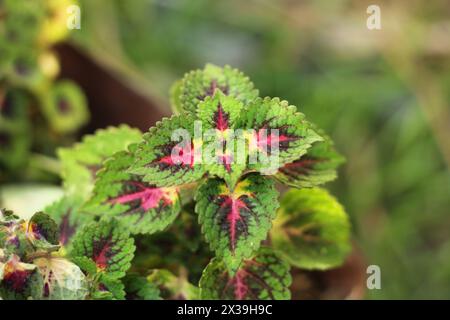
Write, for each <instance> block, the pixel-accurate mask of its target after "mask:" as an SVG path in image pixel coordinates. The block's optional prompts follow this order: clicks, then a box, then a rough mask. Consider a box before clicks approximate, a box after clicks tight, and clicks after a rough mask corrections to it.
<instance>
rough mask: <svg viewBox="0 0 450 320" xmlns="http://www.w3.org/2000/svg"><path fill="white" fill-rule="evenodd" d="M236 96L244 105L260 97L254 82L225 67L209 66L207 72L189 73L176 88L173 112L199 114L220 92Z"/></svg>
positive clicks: (173, 95)
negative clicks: (204, 105)
mask: <svg viewBox="0 0 450 320" xmlns="http://www.w3.org/2000/svg"><path fill="white" fill-rule="evenodd" d="M218 91H220V92H222V93H223V94H225V95H227V96H232V97H234V98H236V99H237V100H239V101H241V102H243V103H244V104H247V103H249V102H250V101H252V100H253V99H255V98H257V97H258V90H256V89H255V88H254V85H253V83H252V82H251V81H250V79H249V78H248V77H247V76H245V75H244V74H243V73H242V72H240V71H239V70H237V69H233V68H231V67H230V66H225V67H223V68H221V67H218V66H215V65H212V64H207V65H206V66H205V68H204V69H203V70H195V71H192V72H189V73H187V74H186V75H185V76H184V78H183V79H182V80H181V81H179V82H177V83H175V85H174V87H173V89H172V99H171V102H172V109H173V110H174V111H175V112H181V113H183V112H188V113H195V112H196V111H197V109H198V107H199V103H200V102H202V101H204V100H205V98H206V97H211V96H213V95H214V94H215V93H216V92H218Z"/></svg>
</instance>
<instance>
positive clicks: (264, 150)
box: [239, 98, 322, 173]
mask: <svg viewBox="0 0 450 320" xmlns="http://www.w3.org/2000/svg"><path fill="white" fill-rule="evenodd" d="M239 127H240V128H243V129H244V128H245V129H254V132H253V134H251V135H250V136H249V137H248V140H249V151H248V152H249V157H250V158H249V162H250V164H249V168H251V169H255V170H259V171H265V172H266V171H267V172H268V173H275V172H276V170H277V169H278V168H279V167H281V166H283V165H284V164H286V163H290V162H293V161H295V160H296V159H298V158H299V157H300V156H302V155H303V154H305V153H306V151H307V150H308V149H309V148H310V147H311V145H312V144H313V143H314V142H317V141H321V140H322V138H321V137H320V136H319V135H318V134H317V133H316V132H315V131H314V130H313V129H312V128H311V125H310V124H309V123H308V122H307V121H306V120H305V116H304V115H303V114H302V113H300V112H298V111H297V109H296V107H295V106H290V105H289V104H288V102H287V101H280V99H278V98H274V99H270V98H265V99H256V100H254V101H253V102H252V103H251V104H250V105H249V106H248V107H247V108H246V110H245V111H244V112H242V116H241V117H240V119H239ZM277 149H278V151H277ZM255 157H257V158H255ZM253 159H257V161H255V160H253Z"/></svg>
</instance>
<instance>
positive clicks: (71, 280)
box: [33, 257, 88, 300]
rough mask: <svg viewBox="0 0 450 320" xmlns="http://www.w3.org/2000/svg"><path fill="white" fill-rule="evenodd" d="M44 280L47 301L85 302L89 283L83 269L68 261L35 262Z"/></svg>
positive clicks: (43, 297) (49, 259) (54, 258)
mask: <svg viewBox="0 0 450 320" xmlns="http://www.w3.org/2000/svg"><path fill="white" fill-rule="evenodd" d="M33 263H34V264H35V265H36V266H37V267H38V270H39V272H40V273H41V275H42V278H43V286H42V297H41V299H45V300H84V298H85V297H86V296H87V294H88V283H87V280H86V277H85V275H84V274H83V272H81V269H80V268H79V267H78V266H77V265H76V264H74V263H72V262H70V261H69V260H67V259H63V258H57V257H49V258H39V259H35V260H33Z"/></svg>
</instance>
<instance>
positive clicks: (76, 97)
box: [42, 80, 89, 133]
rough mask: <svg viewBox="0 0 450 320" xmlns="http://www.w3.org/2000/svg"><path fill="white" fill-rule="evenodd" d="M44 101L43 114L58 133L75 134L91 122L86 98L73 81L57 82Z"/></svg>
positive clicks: (44, 97)
mask: <svg viewBox="0 0 450 320" xmlns="http://www.w3.org/2000/svg"><path fill="white" fill-rule="evenodd" d="M42 99H43V101H42V111H43V114H44V116H45V117H46V118H47V121H48V122H49V123H50V125H51V127H52V128H53V129H54V130H55V131H57V132H61V133H69V132H73V131H75V130H77V129H79V128H80V127H81V126H83V125H85V124H86V123H87V122H88V120H89V111H88V108H87V101H86V98H85V96H84V94H83V92H82V91H81V89H80V88H79V87H78V86H77V85H76V84H75V83H74V82H72V81H68V80H63V81H58V82H56V83H55V84H54V85H53V86H52V87H51V90H50V91H49V92H48V93H47V94H45V95H44V96H43V98H42Z"/></svg>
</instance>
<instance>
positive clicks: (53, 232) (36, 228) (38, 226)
mask: <svg viewBox="0 0 450 320" xmlns="http://www.w3.org/2000/svg"><path fill="white" fill-rule="evenodd" d="M28 232H32V233H33V237H34V238H36V239H39V240H45V241H47V242H49V243H50V244H58V243H59V231H58V225H57V224H56V222H55V221H54V220H53V219H52V218H51V217H50V216H49V215H48V214H45V213H43V212H38V213H36V214H34V215H33V216H32V217H31V219H30V222H29V223H28Z"/></svg>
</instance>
